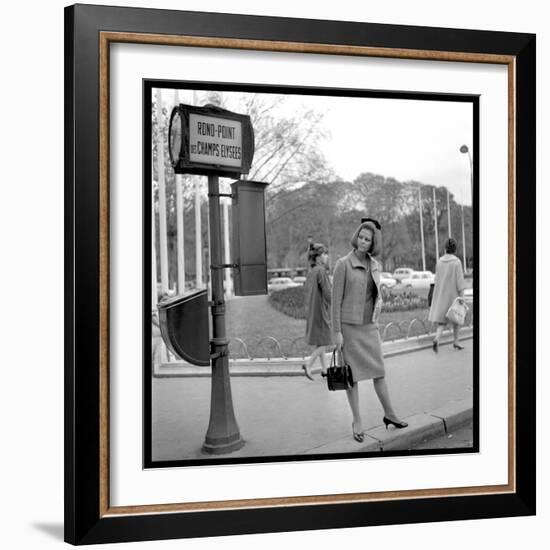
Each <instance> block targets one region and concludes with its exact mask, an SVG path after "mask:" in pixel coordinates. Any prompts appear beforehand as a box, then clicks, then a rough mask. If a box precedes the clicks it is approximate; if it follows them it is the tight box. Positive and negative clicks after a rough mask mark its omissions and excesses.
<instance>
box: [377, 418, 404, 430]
mask: <svg viewBox="0 0 550 550" xmlns="http://www.w3.org/2000/svg"><path fill="white" fill-rule="evenodd" d="M382 421H383V422H384V425H385V426H386V430H387V429H388V426H390V425H393V426H395V427H396V428H398V429H402V428H406V427H407V426H408V424H407V422H403V421H401V420H392V419H391V418H388V417H387V416H385V417H384V418H383V419H382Z"/></svg>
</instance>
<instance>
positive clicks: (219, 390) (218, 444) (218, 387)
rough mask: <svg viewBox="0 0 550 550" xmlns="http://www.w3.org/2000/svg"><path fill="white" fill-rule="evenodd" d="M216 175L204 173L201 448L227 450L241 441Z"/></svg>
mask: <svg viewBox="0 0 550 550" xmlns="http://www.w3.org/2000/svg"><path fill="white" fill-rule="evenodd" d="M219 195H220V192H219V178H218V176H214V175H211V176H208V206H209V213H210V262H211V265H210V272H211V281H212V340H211V346H212V355H211V359H212V388H211V399H210V422H209V424H208V430H207V432H206V437H205V439H204V443H203V446H202V450H203V451H204V452H206V453H210V454H222V453H230V452H232V451H236V450H237V449H240V448H241V447H242V446H243V445H244V441H243V440H242V439H241V434H240V431H239V426H238V425H237V420H236V419H235V413H234V411H233V399H232V395H231V381H230V377H229V352H228V345H229V341H228V340H227V338H226V334H225V300H224V290H223V269H224V267H227V266H225V265H224V264H223V259H222V232H221V216H220V200H219Z"/></svg>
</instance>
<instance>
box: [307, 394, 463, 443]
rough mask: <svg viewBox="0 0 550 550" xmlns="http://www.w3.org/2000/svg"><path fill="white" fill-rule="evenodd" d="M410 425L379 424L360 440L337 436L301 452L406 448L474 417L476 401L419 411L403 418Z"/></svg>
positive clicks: (452, 403) (459, 425) (450, 429)
mask: <svg viewBox="0 0 550 550" xmlns="http://www.w3.org/2000/svg"><path fill="white" fill-rule="evenodd" d="M403 420H406V421H407V422H408V423H409V425H408V427H407V428H403V429H396V428H393V427H391V428H389V429H385V428H384V426H383V425H382V426H376V427H374V428H371V429H369V430H366V431H365V436H366V438H365V441H364V442H363V443H361V444H360V443H357V442H356V441H355V440H353V438H352V437H351V433H350V436H348V437H343V438H341V439H337V440H336V441H332V442H331V443H327V444H325V445H320V446H318V447H314V448H312V449H308V450H307V451H303V452H302V453H300V454H326V453H349V452H361V453H366V452H367V453H368V452H384V451H397V450H400V451H403V450H408V449H410V448H411V447H414V446H415V445H417V444H419V443H422V442H423V441H425V440H427V439H433V438H435V437H439V436H442V435H445V434H446V433H448V432H449V431H452V430H454V429H456V428H460V427H462V426H464V425H466V424H468V423H469V422H471V421H472V420H473V405H472V400H471V398H468V399H463V400H461V401H453V402H451V403H449V404H448V405H445V406H444V407H441V408H440V409H436V410H435V411H432V412H430V413H420V414H415V415H412V416H409V417H407V418H404V419H403Z"/></svg>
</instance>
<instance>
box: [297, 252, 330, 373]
mask: <svg viewBox="0 0 550 550" xmlns="http://www.w3.org/2000/svg"><path fill="white" fill-rule="evenodd" d="M308 259H309V265H310V268H311V269H310V272H309V274H308V276H307V279H306V282H305V304H306V311H307V319H306V343H307V344H309V345H310V346H315V349H314V350H313V352H312V354H311V355H310V357H309V360H308V362H307V363H305V364H304V365H303V366H302V368H303V369H304V372H305V375H306V376H307V377H308V378H309V379H310V380H313V376H312V375H311V367H312V366H313V363H314V362H315V360H316V359H317V358H319V362H320V363H321V374H322V375H323V376H324V375H325V374H326V372H327V365H326V359H325V353H326V347H327V346H330V345H332V333H331V329H330V300H331V292H332V286H331V284H330V279H329V277H328V250H327V248H326V246H325V245H323V244H321V243H316V244H312V245H311V247H310V250H309V258H308Z"/></svg>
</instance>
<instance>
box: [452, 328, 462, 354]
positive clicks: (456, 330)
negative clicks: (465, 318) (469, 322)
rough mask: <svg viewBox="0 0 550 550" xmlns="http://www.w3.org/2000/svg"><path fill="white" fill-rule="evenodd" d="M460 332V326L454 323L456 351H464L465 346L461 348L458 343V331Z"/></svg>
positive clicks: (454, 345)
mask: <svg viewBox="0 0 550 550" xmlns="http://www.w3.org/2000/svg"><path fill="white" fill-rule="evenodd" d="M459 330H460V325H457V324H456V323H453V347H454V348H455V349H458V350H461V349H464V347H463V346H461V345H460V344H459V343H458V331H459Z"/></svg>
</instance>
